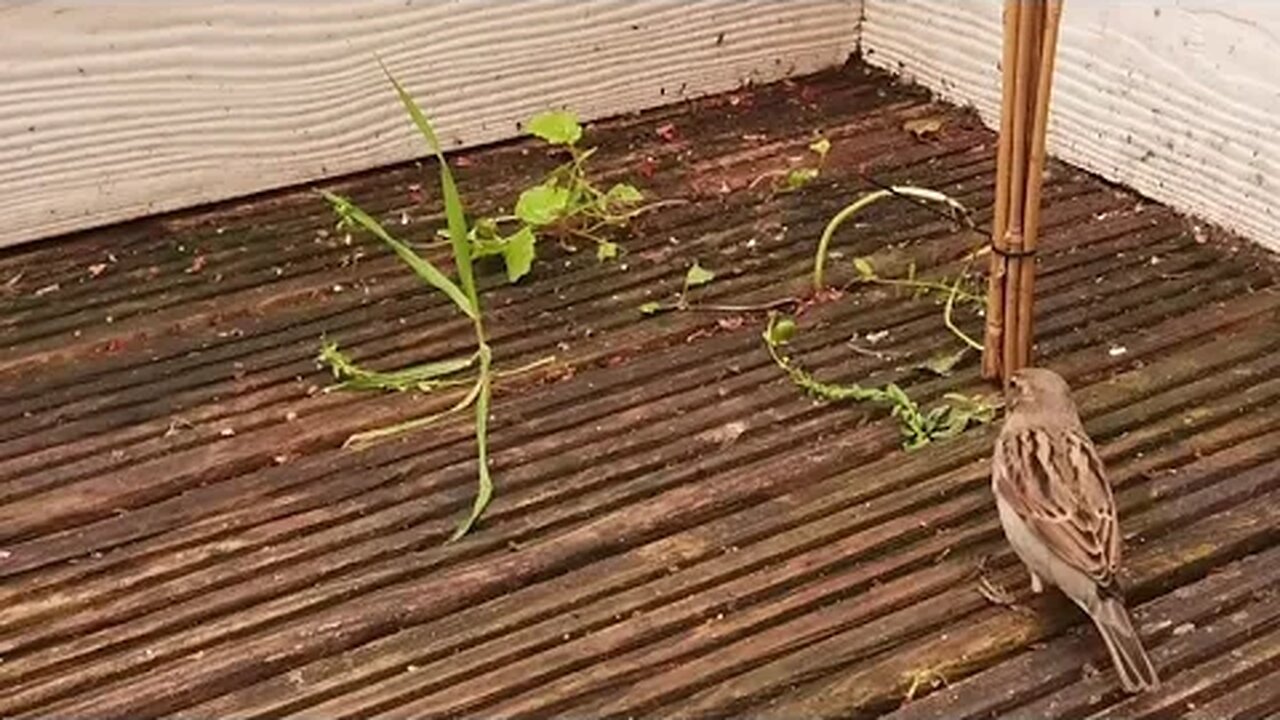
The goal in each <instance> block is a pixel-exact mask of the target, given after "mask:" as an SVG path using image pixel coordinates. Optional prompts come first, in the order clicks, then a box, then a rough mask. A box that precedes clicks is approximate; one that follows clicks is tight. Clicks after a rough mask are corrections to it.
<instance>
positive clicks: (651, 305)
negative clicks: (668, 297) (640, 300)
mask: <svg viewBox="0 0 1280 720" xmlns="http://www.w3.org/2000/svg"><path fill="white" fill-rule="evenodd" d="M660 312H662V303H658V302H647V303H645V304H643V305H641V306H640V314H641V315H657V314H658V313H660Z"/></svg>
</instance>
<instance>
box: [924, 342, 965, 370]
mask: <svg viewBox="0 0 1280 720" xmlns="http://www.w3.org/2000/svg"><path fill="white" fill-rule="evenodd" d="M968 352H969V348H967V347H962V348H960V349H959V350H957V351H955V352H949V353H939V354H937V355H934V356H933V357H931V358H929V359H928V360H926V361H925V362H923V363H921V365H920V367H921V368H922V369H924V370H928V371H929V372H931V373H933V374H934V375H937V376H939V377H950V376H951V373H952V372H953V371H955V368H956V365H959V364H960V361H961V360H963V359H964V357H965V355H967V354H968Z"/></svg>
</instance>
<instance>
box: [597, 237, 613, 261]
mask: <svg viewBox="0 0 1280 720" xmlns="http://www.w3.org/2000/svg"><path fill="white" fill-rule="evenodd" d="M616 257H618V244H617V243H611V242H609V241H607V240H606V241H604V242H602V243H600V244H599V245H596V259H597V260H599V261H600V262H604V261H605V260H612V259H613V258H616Z"/></svg>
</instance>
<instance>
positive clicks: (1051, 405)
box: [991, 368, 1160, 692]
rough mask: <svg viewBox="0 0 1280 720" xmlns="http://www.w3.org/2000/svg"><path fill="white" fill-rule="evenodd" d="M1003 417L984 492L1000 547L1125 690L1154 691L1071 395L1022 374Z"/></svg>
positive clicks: (1098, 471)
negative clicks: (1046, 586)
mask: <svg viewBox="0 0 1280 720" xmlns="http://www.w3.org/2000/svg"><path fill="white" fill-rule="evenodd" d="M1008 407H1009V412H1008V416H1007V418H1006V420H1005V423H1004V428H1003V429H1002V430H1001V432H1000V436H999V438H998V439H997V440H996V448H995V455H994V457H993V458H992V473H991V484H992V490H993V492H994V493H995V496H996V507H997V509H998V510H999V512H1000V522H1001V524H1002V525H1003V526H1004V531H1005V536H1006V537H1008V539H1009V544H1010V545H1012V546H1013V549H1014V551H1015V552H1017V554H1018V556H1019V557H1020V558H1021V559H1022V562H1023V563H1024V564H1026V566H1027V568H1028V570H1030V571H1031V586H1032V589H1033V590H1034V591H1035V592H1040V591H1041V589H1042V582H1048V583H1050V584H1052V585H1054V586H1056V587H1058V589H1060V590H1062V592H1063V593H1065V594H1066V595H1067V597H1070V598H1071V599H1072V600H1073V601H1075V603H1076V604H1077V605H1079V606H1080V608H1081V609H1083V610H1084V611H1085V612H1086V613H1088V614H1089V617H1091V618H1092V619H1093V622H1094V624H1095V625H1096V626H1097V628H1098V632H1099V633H1101V635H1102V639H1103V640H1104V641H1105V642H1106V645H1107V650H1108V651H1109V652H1110V654H1111V659H1112V661H1113V662H1114V663H1115V666H1116V671H1117V673H1119V676H1120V684H1121V685H1122V686H1123V687H1124V689H1125V690H1126V691H1128V692H1139V691H1142V690H1148V689H1152V688H1155V687H1158V686H1159V683H1160V681H1159V678H1158V677H1157V675H1156V671H1155V668H1154V667H1153V666H1152V665H1151V660H1150V659H1149V658H1148V657H1147V653H1146V651H1145V650H1144V649H1143V647H1142V641H1141V639H1140V638H1139V637H1138V634H1137V633H1136V632H1134V629H1133V625H1132V623H1131V622H1130V620H1129V613H1128V612H1127V611H1126V610H1125V607H1124V601H1123V599H1122V598H1121V597H1120V593H1119V588H1118V587H1117V584H1116V571H1117V570H1118V569H1119V565H1120V527H1119V523H1118V521H1117V518H1116V506H1115V500H1114V499H1113V498H1112V496H1111V487H1110V485H1109V484H1108V483H1107V479H1106V471H1105V469H1104V468H1103V465H1102V461H1101V459H1100V458H1099V457H1098V453H1097V450H1095V449H1094V446H1093V441H1092V440H1090V439H1089V436H1088V435H1087V434H1086V433H1085V430H1084V425H1083V424H1082V423H1081V422H1080V415H1079V412H1078V411H1077V410H1076V406H1075V403H1074V402H1072V400H1071V389H1070V388H1069V387H1068V386H1067V383H1066V381H1065V380H1063V379H1062V377H1061V376H1059V375H1058V374H1057V373H1054V372H1053V371H1051V370H1045V369H1042V368H1027V369H1024V370H1020V371H1018V372H1016V373H1014V374H1013V376H1012V377H1011V379H1010V392H1009V405H1008Z"/></svg>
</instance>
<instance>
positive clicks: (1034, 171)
mask: <svg viewBox="0 0 1280 720" xmlns="http://www.w3.org/2000/svg"><path fill="white" fill-rule="evenodd" d="M1061 20H1062V0H1048V7H1047V8H1046V10H1045V17H1044V32H1043V40H1042V43H1041V52H1040V59H1039V68H1038V70H1039V78H1038V82H1037V87H1036V97H1035V100H1036V112H1035V123H1034V126H1033V128H1032V131H1031V132H1032V135H1031V143H1032V145H1031V158H1030V165H1031V167H1030V169H1029V172H1028V174H1027V198H1026V204H1027V207H1026V210H1025V211H1024V213H1023V214H1024V218H1025V222H1026V231H1025V234H1024V236H1023V243H1024V245H1023V248H1024V251H1025V252H1027V253H1034V252H1035V249H1036V245H1037V243H1038V241H1039V239H1040V191H1041V189H1042V187H1043V185H1044V165H1045V149H1046V148H1045V145H1046V139H1047V136H1048V134H1049V97H1050V94H1051V92H1052V87H1053V65H1054V58H1055V57H1056V55H1057V52H1056V51H1057V45H1058V27H1059V24H1060V22H1061ZM1035 281H1036V265H1035V257H1034V255H1031V256H1030V257H1028V258H1026V261H1025V262H1024V263H1023V265H1022V268H1021V279H1020V281H1019V284H1018V330H1017V334H1016V335H1017V337H1016V344H1017V345H1016V346H1017V348H1018V358H1017V364H1018V367H1024V366H1026V365H1028V364H1030V362H1031V344H1032V341H1033V340H1034V338H1035V324H1034V320H1035V313H1034V307H1035Z"/></svg>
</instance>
